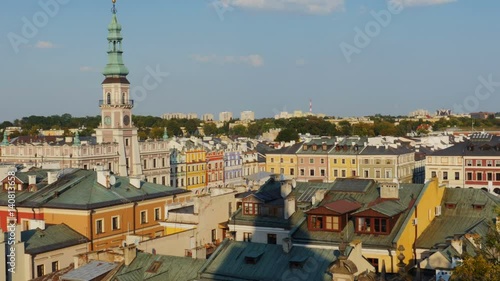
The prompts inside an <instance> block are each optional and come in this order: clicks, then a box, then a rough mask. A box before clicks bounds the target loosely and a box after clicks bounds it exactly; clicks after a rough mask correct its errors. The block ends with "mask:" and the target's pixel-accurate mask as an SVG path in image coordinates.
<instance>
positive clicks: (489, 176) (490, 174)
mask: <svg viewBox="0 0 500 281" xmlns="http://www.w3.org/2000/svg"><path fill="white" fill-rule="evenodd" d="M486 180H487V181H492V180H493V173H488V174H487V179H486Z"/></svg>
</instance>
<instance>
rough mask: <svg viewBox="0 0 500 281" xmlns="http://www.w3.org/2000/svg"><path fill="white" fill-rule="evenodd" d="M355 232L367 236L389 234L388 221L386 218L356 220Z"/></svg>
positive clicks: (359, 218) (360, 218)
mask: <svg viewBox="0 0 500 281" xmlns="http://www.w3.org/2000/svg"><path fill="white" fill-rule="evenodd" d="M356 232H358V233H367V234H389V233H390V229H389V220H388V219H387V218H369V217H368V218H367V217H358V218H356Z"/></svg>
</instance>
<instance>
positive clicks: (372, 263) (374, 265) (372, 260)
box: [366, 258, 379, 273]
mask: <svg viewBox="0 0 500 281" xmlns="http://www.w3.org/2000/svg"><path fill="white" fill-rule="evenodd" d="M366 260H367V261H368V262H369V263H370V264H371V265H372V266H373V267H375V272H376V273H378V263H379V262H378V259H375V258H367V259H366Z"/></svg>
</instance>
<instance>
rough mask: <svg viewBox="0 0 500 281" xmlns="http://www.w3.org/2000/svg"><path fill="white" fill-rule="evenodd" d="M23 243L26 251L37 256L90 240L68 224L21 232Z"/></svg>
mask: <svg viewBox="0 0 500 281" xmlns="http://www.w3.org/2000/svg"><path fill="white" fill-rule="evenodd" d="M21 241H23V242H25V251H26V253H28V254H31V255H37V254H40V253H45V252H49V251H54V250H57V249H62V248H66V247H70V246H75V245H78V244H84V243H87V242H88V239H87V238H86V237H85V236H83V235H81V234H80V233H78V232H76V231H75V230H73V229H72V228H71V227H69V226H67V225H66V224H64V223H63V224H57V225H49V226H47V227H46V228H45V230H42V229H39V228H37V229H33V230H26V231H23V232H21Z"/></svg>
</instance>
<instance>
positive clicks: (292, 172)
mask: <svg viewBox="0 0 500 281" xmlns="http://www.w3.org/2000/svg"><path fill="white" fill-rule="evenodd" d="M293 175H295V170H294V169H293V168H290V176H293Z"/></svg>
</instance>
